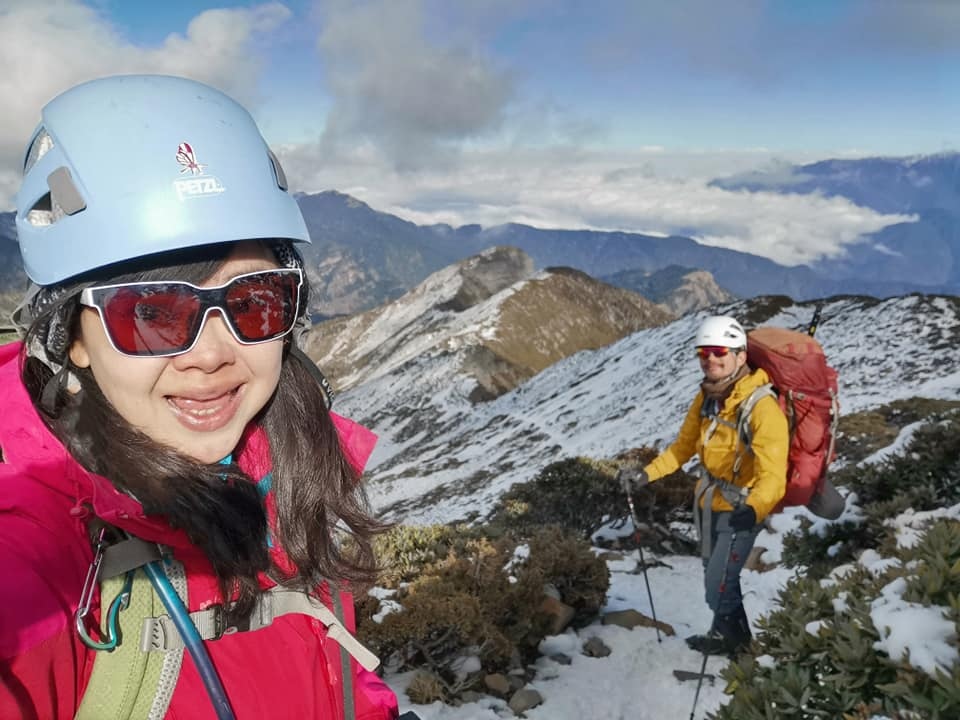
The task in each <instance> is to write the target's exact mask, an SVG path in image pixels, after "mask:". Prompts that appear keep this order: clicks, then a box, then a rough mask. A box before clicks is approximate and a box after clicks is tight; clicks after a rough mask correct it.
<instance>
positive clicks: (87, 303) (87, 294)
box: [80, 268, 303, 358]
mask: <svg viewBox="0 0 960 720" xmlns="http://www.w3.org/2000/svg"><path fill="white" fill-rule="evenodd" d="M267 273H270V274H274V273H279V274H281V275H296V276H297V291H296V297H295V298H294V308H293V318H294V320H293V322H292V323H291V324H290V327H289V328H287V329H286V330H285V331H283V332H282V333H280V334H279V335H275V336H273V337H270V338H267V339H266V340H244V339H243V338H241V337H240V334H239V333H238V332H237V329H236V328H235V327H234V326H233V321H232V320H231V319H230V314H229V313H228V312H227V310H226V308H224V307H221V306H220V305H219V304H212V305H209V306H208V307H207V308H206V309H205V310H204V311H203V317H201V318H200V325H199V326H198V327H197V332H196V334H195V335H194V338H193V341H192V342H191V343H190V346H189V347H188V348H185V349H183V350H177V351H175V352H167V353H150V354H142V355H136V354H131V353H128V352H124V351H123V350H121V349H120V348H118V347H117V345H116V343H115V342H114V341H113V337H112V336H111V334H110V328H109V327H107V321H106V319H105V318H104V317H103V308H101V307H100V306H99V305H97V304H96V302H95V301H94V297H93V293H94V291H97V290H113V289H115V288H124V287H143V286H144V285H183V286H186V287H189V288H192V289H193V290H200V291H217V290H224V289H225V288H227V287H229V286H230V285H232V284H233V283H235V282H236V281H237V280H242V279H244V278H248V277H256V276H257V275H265V274H267ZM302 289H303V270H301V269H300V268H271V269H270V270H256V271H254V272H248V273H243V274H242V275H237V276H235V277H233V278H231V279H230V280H228V281H227V282H225V283H223V284H222V285H216V286H214V287H203V286H200V285H194V284H193V283H189V282H185V281H183V280H148V281H146V282H126V283H115V284H113V285H94V286H92V287H88V288H84V289H83V290H82V291H81V292H80V304H81V305H83V306H84V307H88V308H91V309H92V310H96V311H97V315H98V316H99V317H100V325H101V326H102V327H103V332H104V334H105V335H106V336H107V341H108V342H109V343H110V347H112V348H113V349H114V350H116V351H117V352H118V353H120V354H121V355H123V356H124V357H129V358H164V357H175V356H177V355H183V354H184V353H188V352H190V351H191V350H193V348H194V347H196V344H197V343H198V342H199V340H200V335H201V334H202V333H203V329H204V327H206V325H207V317H209V315H210V313H211V312H213V311H214V310H217V311H219V312H220V315H221V317H222V318H223V322H224V324H225V325H226V326H227V329H228V330H230V334H231V335H232V336H233V339H234V340H236V341H237V342H238V343H240V344H241V345H262V344H263V343H268V342H273V341H274V340H279V339H280V338H283V337H285V336H287V335H289V334H290V333H291V332H293V329H294V328H295V327H296V326H297V318H298V317H299V316H300V291H301V290H302Z"/></svg>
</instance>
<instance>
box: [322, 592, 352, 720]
mask: <svg viewBox="0 0 960 720" xmlns="http://www.w3.org/2000/svg"><path fill="white" fill-rule="evenodd" d="M330 594H331V595H332V596H333V611H334V612H335V613H336V615H337V620H338V621H339V622H340V626H341V627H343V620H344V615H343V599H342V598H341V597H340V592H339V591H338V590H337V589H336V588H331V589H330ZM327 632H328V633H329V632H330V631H329V630H328V631H327ZM340 677H341V678H343V720H354V718H355V717H356V714H357V711H356V708H355V707H354V701H353V670H352V669H351V667H350V656H349V655H348V654H347V649H346V648H345V647H344V646H343V644H342V643H341V645H340Z"/></svg>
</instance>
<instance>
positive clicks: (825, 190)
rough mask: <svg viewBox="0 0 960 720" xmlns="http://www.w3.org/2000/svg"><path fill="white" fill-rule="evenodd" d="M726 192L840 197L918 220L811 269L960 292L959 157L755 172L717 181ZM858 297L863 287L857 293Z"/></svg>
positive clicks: (828, 162) (888, 229) (844, 162)
mask: <svg viewBox="0 0 960 720" xmlns="http://www.w3.org/2000/svg"><path fill="white" fill-rule="evenodd" d="M713 184H714V185H716V186H717V187H722V188H725V189H727V190H750V191H758V190H766V191H775V192H782V193H786V192H791V193H820V194H822V195H824V196H825V197H834V196H841V197H845V198H848V199H850V200H851V201H853V202H854V203H856V204H857V205H860V206H862V207H868V208H871V209H872V210H876V211H877V212H882V213H904V214H915V215H917V216H918V220H917V222H911V223H900V224H897V225H890V226H887V227H885V228H884V229H883V230H881V231H880V232H877V233H873V234H871V235H868V236H867V237H866V240H865V241H864V242H860V243H857V244H854V245H851V246H849V247H848V248H847V253H846V255H845V256H844V257H841V258H836V259H831V260H822V261H820V262H818V263H815V264H814V265H813V266H812V269H813V270H814V271H815V272H816V273H818V274H819V275H822V276H823V277H826V278H830V279H833V280H841V281H843V280H845V279H847V278H859V279H860V280H862V281H864V282H867V283H886V282H891V281H893V282H920V283H923V284H924V285H927V286H930V287H936V286H941V287H940V290H944V289H952V290H951V291H952V292H954V293H956V292H958V288H960V153H942V154H939V155H928V156H921V157H915V158H866V159H861V160H824V161H822V162H818V163H812V164H810V165H801V166H799V167H796V168H793V169H792V172H790V173H788V174H786V176H785V175H784V174H783V173H780V172H777V173H748V174H745V175H739V176H736V177H731V178H726V179H723V180H716V181H714V183H713ZM853 291H854V292H858V291H857V290H853Z"/></svg>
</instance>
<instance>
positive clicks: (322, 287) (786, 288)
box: [0, 154, 960, 319]
mask: <svg viewBox="0 0 960 720" xmlns="http://www.w3.org/2000/svg"><path fill="white" fill-rule="evenodd" d="M715 184H716V185H717V186H718V187H724V188H728V189H742V190H761V189H762V190H765V191H776V192H792V193H797V192H819V193H822V194H824V195H828V196H829V195H841V196H844V197H847V198H849V199H850V200H852V201H853V202H855V203H857V204H861V205H864V206H866V207H870V208H872V209H875V210H877V211H881V212H910V213H914V214H916V215H918V217H919V222H916V223H903V224H899V225H894V226H890V227H887V228H885V229H884V230H882V231H880V232H879V233H875V234H874V235H872V236H869V237H868V238H867V239H866V241H864V242H862V243H859V244H856V245H854V246H851V247H850V248H849V252H848V253H847V254H846V256H844V257H843V258H840V259H834V260H824V261H821V262H818V263H816V264H815V265H814V266H812V267H807V266H799V267H784V266H782V265H778V264H777V263H775V262H773V261H771V260H768V259H766V258H762V257H758V256H756V255H751V254H749V253H743V252H738V251H735V250H727V249H723V248H716V247H707V246H704V245H700V244H699V243H697V242H695V241H694V240H692V239H690V238H687V237H678V236H674V237H653V236H649V235H641V234H636V233H624V232H600V231H592V230H562V229H561V230H545V229H538V228H533V227H530V226H527V225H520V224H506V225H500V226H496V227H490V228H481V227H480V226H478V225H465V226H462V227H458V228H453V227H451V226H449V225H429V226H420V225H416V224H414V223H411V222H407V221H405V220H402V219H401V218H398V217H396V216H393V215H390V214H388V213H384V212H378V211H376V210H374V209H373V208H371V207H369V206H368V205H367V204H365V203H363V202H361V201H359V200H357V199H355V198H352V197H350V196H349V195H344V194H342V193H339V192H334V191H328V192H323V193H318V194H312V195H299V196H298V197H297V199H298V202H299V203H300V207H301V209H302V210H303V214H304V217H305V218H306V222H307V226H308V228H309V230H310V235H311V238H312V240H313V244H312V245H311V246H310V247H309V248H307V249H306V250H305V257H306V260H307V267H308V273H309V275H310V278H311V281H312V284H313V286H314V288H315V291H316V292H315V294H314V301H313V307H312V311H313V313H314V316H315V318H316V319H322V318H326V317H332V316H336V315H343V314H352V313H356V312H360V311H363V310H366V309H369V308H372V307H376V306H378V305H380V304H382V303H384V302H386V301H389V300H393V299H395V298H397V297H400V296H401V295H402V294H403V293H404V292H406V291H407V290H409V289H411V288H413V287H414V286H416V285H417V284H418V283H419V282H421V281H423V280H424V279H425V278H426V277H427V276H428V275H430V274H431V273H433V272H436V271H437V270H440V269H441V268H443V267H446V266H448V265H450V264H451V263H454V262H457V261H459V260H462V259H464V258H466V257H469V256H471V255H475V254H477V253H479V252H481V251H482V250H484V249H486V248H490V247H494V246H504V245H506V246H512V247H516V248H519V249H521V250H523V251H524V252H525V253H527V254H528V255H529V256H530V257H531V258H532V259H533V262H534V264H535V266H536V268H538V269H542V268H546V267H555V266H564V267H572V268H576V269H578V270H581V271H583V272H586V273H588V274H589V275H592V276H594V277H604V278H606V279H608V280H610V281H612V282H615V283H619V282H622V283H623V284H624V285H625V286H626V287H629V288H631V289H640V288H639V287H638V286H637V281H638V278H642V277H645V276H646V275H648V274H650V273H656V272H657V271H661V270H664V269H665V268H668V267H670V266H679V267H682V268H689V269H691V270H702V271H707V272H709V273H710V274H711V275H712V276H713V278H714V279H715V281H716V283H717V284H718V286H719V287H720V288H722V289H723V290H725V291H727V292H729V293H731V294H733V295H735V296H737V297H754V296H757V295H764V294H772V293H783V294H787V295H789V296H790V297H792V298H794V299H796V300H805V299H811V298H819V297H826V296H831V295H835V294H842V293H859V294H866V295H873V296H876V297H889V296H893V295H900V294H904V293H908V292H916V291H919V292H931V293H937V292H939V293H947V294H956V293H958V292H960V155H958V154H943V155H936V156H929V157H923V158H912V159H903V158H892V159H885V158H872V159H862V160H828V161H824V162H820V163H815V164H811V165H804V166H799V167H795V168H791V170H790V172H789V173H786V174H784V173H783V172H779V173H777V174H776V175H773V174H760V173H753V174H750V175H741V176H737V177H731V178H726V179H723V180H717V181H715ZM12 217H13V216H12V214H11V213H0V263H2V266H0V296H2V295H3V293H4V292H7V293H8V296H10V297H12V296H19V295H20V294H21V292H22V288H23V287H24V286H25V280H24V276H23V271H22V269H21V266H20V259H19V253H18V251H17V248H16V245H15V244H14V242H13V241H14V231H13V222H12ZM623 271H636V272H635V273H634V274H633V275H632V276H629V278H630V279H629V280H628V279H627V276H619V278H618V276H617V275H616V274H617V273H621V272H623ZM637 273H639V275H638V274H637ZM641 284H642V283H641Z"/></svg>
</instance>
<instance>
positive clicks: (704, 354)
mask: <svg viewBox="0 0 960 720" xmlns="http://www.w3.org/2000/svg"><path fill="white" fill-rule="evenodd" d="M729 352H730V348H728V347H722V346H720V345H702V346H700V347H698V348H697V357H699V358H700V359H701V360H706V359H707V358H708V357H710V356H711V355H713V357H715V358H722V357H726V356H727V353H729Z"/></svg>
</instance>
